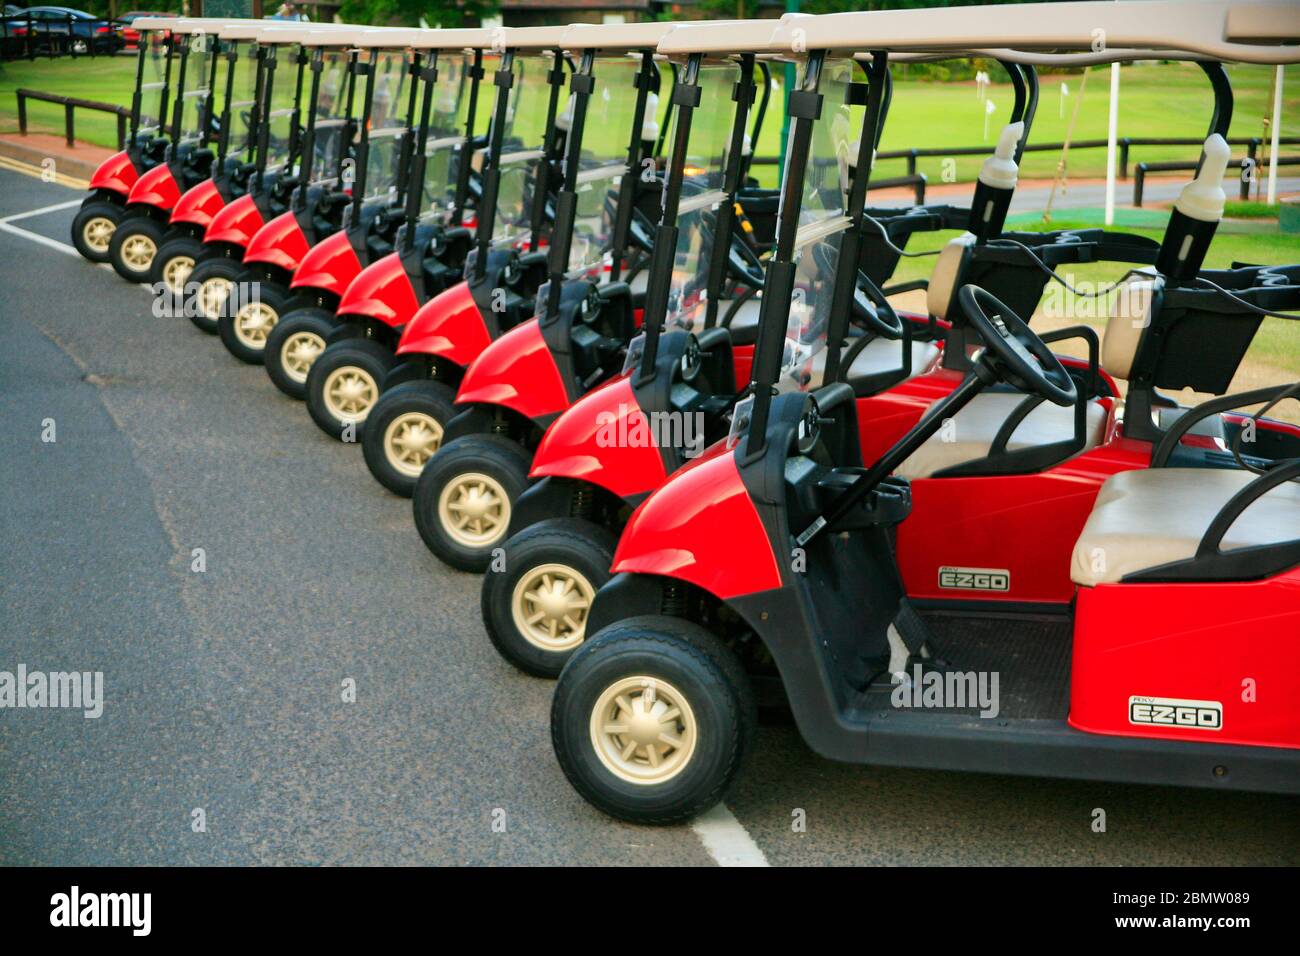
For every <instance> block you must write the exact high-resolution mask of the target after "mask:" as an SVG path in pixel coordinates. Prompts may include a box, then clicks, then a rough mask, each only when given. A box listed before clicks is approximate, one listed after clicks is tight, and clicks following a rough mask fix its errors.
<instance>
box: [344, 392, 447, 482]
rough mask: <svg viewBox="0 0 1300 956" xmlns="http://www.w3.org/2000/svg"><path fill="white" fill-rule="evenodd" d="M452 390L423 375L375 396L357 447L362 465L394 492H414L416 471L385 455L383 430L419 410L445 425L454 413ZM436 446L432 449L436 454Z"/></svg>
mask: <svg viewBox="0 0 1300 956" xmlns="http://www.w3.org/2000/svg"><path fill="white" fill-rule="evenodd" d="M455 403H456V393H455V392H454V391H452V389H451V386H449V385H447V384H445V383H443V382H435V381H433V380H432V379H425V380H423V381H416V382H403V383H402V384H401V385H396V386H394V387H393V388H390V389H389V390H388V391H386V392H384V393H383V394H382V395H380V396H379V401H378V402H376V403H375V407H374V408H372V409H371V410H370V414H369V415H367V416H366V427H365V428H363V429H362V430H361V451H362V453H363V454H364V455H365V456H366V467H367V468H369V469H370V473H371V474H372V475H374V476H375V481H377V482H379V483H380V484H381V485H383V486H384V487H385V488H387V489H388V490H389V491H391V492H392V493H393V494H395V495H401V496H402V497H403V498H409V497H411V495H412V494H413V493H414V492H415V483H416V482H417V481H418V480H419V475H411V474H408V473H407V472H404V471H401V470H399V469H398V467H397V465H396V464H394V463H393V461H392V459H391V458H389V456H388V447H387V442H386V441H385V440H384V439H385V433H386V432H387V431H388V428H389V426H390V425H391V424H392V423H393V422H394V421H395V420H397V419H398V418H399V417H401V416H403V415H412V414H423V415H427V416H428V417H429V418H431V419H433V421H435V422H437V423H438V426H439V429H440V430H441V429H442V428H445V427H446V426H447V422H449V421H451V418H452V416H453V415H455V414H456V405H455ZM437 452H438V449H437V448H435V449H434V454H437Z"/></svg>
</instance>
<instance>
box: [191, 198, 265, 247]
mask: <svg viewBox="0 0 1300 956" xmlns="http://www.w3.org/2000/svg"><path fill="white" fill-rule="evenodd" d="M261 228H262V214H261V213H260V212H258V210H257V203H255V202H254V201H253V197H252V196H249V195H247V194H245V195H243V196H240V197H239V198H238V199H236V200H235V201H234V202H232V203H231V204H230V205H228V206H223V207H222V208H221V209H220V210H219V211H218V212H217V213H216V215H214V216H213V217H212V222H210V223H208V229H207V232H205V233H204V234H203V241H204V242H228V243H231V244H233V245H236V246H243V247H247V246H248V244H249V242H251V241H252V239H253V235H254V234H255V233H256V232H257V230H259V229H261Z"/></svg>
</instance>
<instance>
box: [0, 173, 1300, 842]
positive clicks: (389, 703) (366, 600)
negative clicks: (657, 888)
mask: <svg viewBox="0 0 1300 956" xmlns="http://www.w3.org/2000/svg"><path fill="white" fill-rule="evenodd" d="M79 198H80V195H79V194H78V193H76V192H75V191H73V190H69V189H65V188H63V187H60V186H55V185H51V184H45V183H42V182H40V181H38V180H36V179H32V178H28V177H24V176H21V175H19V174H16V173H13V172H9V171H5V170H0V221H2V220H3V219H4V217H8V216H12V215H15V214H19V213H22V212H24V211H28V210H33V209H38V208H42V207H45V206H48V205H52V204H58V203H64V202H68V201H70V200H78V199H79ZM74 212H75V207H68V208H65V209H61V210H55V211H51V212H47V213H43V214H41V215H38V216H34V217H28V218H24V219H21V220H18V221H15V222H13V223H12V226H15V227H19V228H21V229H24V230H28V231H30V232H32V233H37V234H39V235H42V236H46V237H48V238H50V239H53V240H55V241H57V242H60V243H64V244H66V243H67V242H68V238H67V235H68V225H69V223H70V221H71V218H72V216H73V214H74ZM69 248H70V247H69ZM150 306H151V299H150V296H149V295H148V293H147V292H146V291H145V290H143V289H142V288H139V287H133V286H130V285H127V284H126V283H124V282H123V281H122V280H121V279H119V278H118V277H117V276H116V275H115V274H114V273H112V272H111V271H109V270H107V269H105V268H98V267H95V266H92V265H91V264H89V263H87V262H86V261H84V260H83V259H81V258H80V257H79V256H76V255H75V254H74V255H69V254H66V253H65V252H61V251H59V250H57V249H54V248H50V247H48V246H46V245H42V244H40V243H38V242H37V241H35V240H33V239H31V238H28V237H24V236H20V235H15V234H13V233H12V232H9V231H3V230H0V496H2V497H0V502H2V503H3V504H2V507H0V670H10V671H13V670H14V669H16V667H17V666H18V665H19V664H20V663H21V664H26V666H27V667H28V669H29V670H45V671H55V670H77V671H102V672H103V674H104V697H105V703H104V710H103V716H102V717H101V718H100V719H98V720H87V719H85V718H84V717H83V716H82V714H81V712H79V711H69V710H50V709H46V710H9V709H6V710H0V863H4V864H74V865H82V864H110V863H113V864H143V863H153V864H160V863H220V864H227V863H235V864H245V863H281V864H295V863H303V864H315V863H431V864H455V863H476V864H490V863H519V864H542V863H552V864H555V863H562V864H634V863H635V864H643V865H644V864H708V863H710V862H712V861H713V860H714V859H715V858H716V857H717V855H718V851H717V850H716V845H717V844H716V843H715V842H714V841H713V840H709V841H708V843H707V845H706V840H705V839H702V837H701V833H700V832H697V831H696V830H693V829H691V828H687V827H680V828H673V829H650V828H640V827H632V826H626V825H623V824H619V823H616V822H613V821H611V820H610V819H608V818H606V817H604V816H602V815H601V814H599V813H597V812H596V811H594V810H592V809H590V808H589V807H588V806H587V805H586V804H585V803H583V802H582V800H581V799H579V798H578V797H577V796H576V794H575V793H574V792H573V791H572V790H571V789H570V787H569V785H568V783H567V782H566V781H565V780H564V778H563V776H562V774H561V773H560V770H559V768H558V766H557V765H556V762H555V760H554V757H553V756H552V754H551V748H550V741H549V728H548V703H549V696H550V685H549V684H548V683H545V682H542V681H538V680H534V679H531V678H527V677H524V676H521V675H520V674H518V673H517V672H515V671H514V670H513V669H512V668H510V667H509V666H508V665H506V664H504V663H503V662H501V661H500V659H499V658H498V657H497V655H496V653H495V652H494V651H493V650H492V648H491V646H490V645H489V643H488V641H487V639H486V636H485V635H484V632H483V628H482V625H481V623H480V618H479V610H478V593H479V588H478V579H477V578H476V577H473V576H470V575H465V574H459V573H454V572H451V571H448V570H447V569H446V568H444V567H442V566H441V565H439V564H437V563H436V562H435V561H434V559H433V558H432V557H431V556H430V555H429V554H428V552H427V551H426V550H425V548H424V546H423V545H422V544H421V542H420V539H419V537H418V536H417V534H416V533H415V530H414V527H413V525H412V522H411V517H410V506H409V504H408V503H407V502H406V501H405V500H402V499H398V498H395V497H393V496H391V495H389V494H388V493H387V492H385V491H384V490H383V489H382V488H380V486H379V485H378V484H376V483H375V482H374V481H373V480H372V479H371V478H370V476H369V473H368V472H367V471H366V468H365V465H364V463H363V462H362V460H361V455H360V449H358V448H356V447H348V446H343V445H339V444H337V443H335V442H333V441H331V440H329V439H327V438H325V437H324V436H323V435H322V434H321V433H320V432H319V431H318V430H317V429H316V428H315V427H314V426H313V425H312V424H311V422H310V421H309V420H308V418H307V415H306V411H305V409H304V408H303V407H302V406H301V405H299V404H297V403H294V402H291V401H289V400H288V399H286V398H284V397H283V396H281V395H280V393H279V392H277V391H276V390H275V389H274V388H273V387H272V386H271V384H270V382H269V381H268V380H267V378H266V375H265V372H263V371H262V369H261V368H255V367H250V366H245V365H241V364H240V363H238V362H236V361H235V360H234V359H233V358H231V357H230V356H229V355H228V354H227V353H226V352H225V350H224V349H222V348H221V346H220V344H219V343H218V342H217V341H216V340H215V339H212V338H209V337H207V336H205V335H203V334H202V333H200V332H198V331H197V330H196V329H195V328H194V327H193V326H192V325H190V323H189V322H188V321H186V320H185V319H183V318H181V319H172V318H157V317H155V316H154V315H153V314H152V313H151V308H150ZM46 419H53V420H54V423H55V429H56V431H55V441H54V442H52V443H50V442H44V441H42V440H41V438H42V430H43V428H45V425H44V424H43V423H44V422H45V420H46ZM195 548H202V549H203V551H204V554H205V558H206V570H205V571H202V572H196V571H194V570H192V561H193V557H192V555H193V549H195ZM348 678H351V679H353V680H354V681H355V682H356V700H355V702H353V703H345V702H344V701H343V700H342V693H341V689H342V684H343V681H345V680H346V679H348ZM196 808H201V809H202V810H203V811H204V818H205V823H206V829H205V831H204V832H194V828H193V826H192V821H193V819H194V817H193V811H194V810H195V809H196ZM729 808H730V811H731V814H732V815H733V816H734V821H738V824H739V825H737V824H736V823H735V822H733V821H732V820H731V818H728V817H725V815H724V819H723V820H722V822H721V823H720V824H719V825H718V831H717V832H721V833H722V834H723V838H724V839H723V842H724V843H725V841H726V838H727V837H728V836H730V837H736V838H738V839H740V840H741V841H742V842H744V833H742V832H740V828H741V827H743V828H744V831H747V833H748V835H749V837H750V838H751V839H752V844H756V847H757V851H759V852H761V854H762V855H763V856H765V857H766V859H767V860H768V861H770V862H771V863H773V864H805V865H808V864H823V863H836V864H839V863H858V864H861V863H896V864H939V863H968V864H997V865H1006V864H1021V863H1043V864H1057V863H1062V864H1069V863H1076V864H1077V863H1095V864H1123V865H1141V864H1156V863H1160V864H1175V865H1178V864H1235V863H1256V864H1259V863H1278V864H1282V863H1290V864H1296V863H1300V812H1297V810H1300V803H1298V802H1297V801H1296V800H1292V799H1285V798H1280V797H1271V796H1259V795H1250V794H1225V793H1212V792H1203V791H1192V790H1175V789H1167V788H1159V787H1132V786H1116V785H1105V784H1089V783H1075V782H1062V781H1049V780H1035V779H1025V778H1012V777H998V776H988V775H961V774H950V773H939V772H922V771H910V770H894V769H882V768H870V767H856V766H846V765H840V764H834V763H830V762H827V761H825V760H822V759H820V758H818V757H816V756H814V755H813V754H812V753H811V752H810V751H809V750H808V749H807V747H806V746H804V744H803V743H802V741H801V740H800V738H799V736H798V734H797V732H796V731H795V730H794V729H793V728H792V727H789V726H782V725H776V726H766V727H764V728H762V729H761V731H760V733H759V737H758V745H757V748H756V753H755V755H754V758H753V759H752V760H751V761H750V762H749V764H748V766H747V769H746V770H745V772H744V774H743V776H742V778H741V780H740V782H739V785H738V787H737V789H736V791H735V792H734V793H733V795H732V797H731V799H730V801H729ZM1095 808H1102V809H1104V810H1105V811H1106V818H1107V827H1106V831H1105V832H1104V833H1096V832H1093V830H1092V827H1091V824H1092V821H1093V811H1094V809H1095ZM796 810H803V811H804V812H805V815H806V829H805V831H804V832H795V831H794V830H793V828H792V825H791V823H792V819H793V816H792V815H793V814H794V812H795V811H796ZM502 824H504V826H503V825H502ZM705 836H707V834H705ZM752 844H751V845H750V849H749V853H750V858H752V857H753V855H754V852H755V851H754V848H753V845H752ZM708 846H714V847H715V849H714V850H712V851H711V850H710V849H708Z"/></svg>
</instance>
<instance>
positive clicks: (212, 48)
mask: <svg viewBox="0 0 1300 956" xmlns="http://www.w3.org/2000/svg"><path fill="white" fill-rule="evenodd" d="M185 43H186V46H187V47H188V51H187V52H186V55H185V92H184V93H183V94H182V96H181V104H182V105H181V135H180V142H181V143H197V142H198V141H199V140H201V139H202V138H203V118H204V116H205V115H206V113H207V107H208V100H209V99H210V98H211V96H212V88H211V84H212V61H213V59H214V58H215V57H216V51H217V40H216V37H213V36H209V35H208V34H206V33H195V34H193V35H192V36H189V37H186V38H185ZM178 65H179V63H178Z"/></svg>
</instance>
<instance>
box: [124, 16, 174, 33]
mask: <svg viewBox="0 0 1300 956" xmlns="http://www.w3.org/2000/svg"><path fill="white" fill-rule="evenodd" d="M178 20H180V17H136V18H135V19H134V20H132V21H131V29H132V30H170V29H171V28H172V27H173V26H175V24H176V22H177V21H178Z"/></svg>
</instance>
